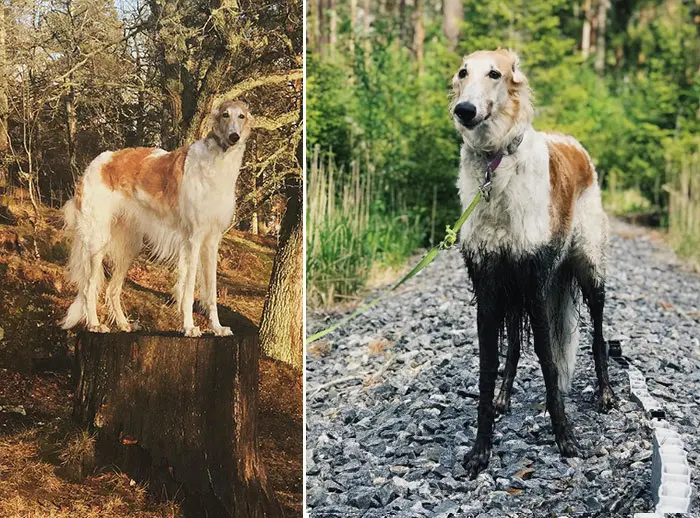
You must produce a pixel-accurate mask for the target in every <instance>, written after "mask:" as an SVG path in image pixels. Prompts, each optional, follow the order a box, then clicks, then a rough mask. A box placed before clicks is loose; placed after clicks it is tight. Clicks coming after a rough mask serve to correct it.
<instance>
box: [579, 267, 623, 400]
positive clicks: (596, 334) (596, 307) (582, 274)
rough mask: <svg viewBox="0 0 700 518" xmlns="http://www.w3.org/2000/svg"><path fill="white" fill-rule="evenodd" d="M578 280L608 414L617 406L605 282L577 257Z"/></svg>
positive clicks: (599, 392)
mask: <svg viewBox="0 0 700 518" xmlns="http://www.w3.org/2000/svg"><path fill="white" fill-rule="evenodd" d="M575 271H576V278H577V280H578V282H579V285H580V286H581V291H582V292H583V299H584V300H585V301H586V305H587V306H588V310H589V311H590V314H591V321H592V322H593V358H594V360H595V373H596V377H597V378H598V399H599V404H600V410H601V411H602V412H607V411H608V410H610V409H611V408H613V407H614V406H615V404H616V400H615V394H614V393H613V390H612V386H611V385H610V378H609V376H608V348H607V344H606V343H605V340H604V338H603V310H604V308H605V281H604V280H603V277H602V275H600V273H599V272H597V271H596V268H595V267H594V266H593V264H591V263H590V262H589V261H587V260H586V258H585V257H582V256H577V261H576V270H575Z"/></svg>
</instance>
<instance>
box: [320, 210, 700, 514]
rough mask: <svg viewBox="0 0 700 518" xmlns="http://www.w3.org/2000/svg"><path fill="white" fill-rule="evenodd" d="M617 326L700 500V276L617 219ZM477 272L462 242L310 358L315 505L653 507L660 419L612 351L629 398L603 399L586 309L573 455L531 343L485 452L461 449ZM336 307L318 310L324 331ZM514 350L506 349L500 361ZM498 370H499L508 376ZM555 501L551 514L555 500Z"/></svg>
mask: <svg viewBox="0 0 700 518" xmlns="http://www.w3.org/2000/svg"><path fill="white" fill-rule="evenodd" d="M615 229H616V232H615V235H614V237H613V238H612V241H611V250H610V263H609V264H610V266H609V278H608V287H609V288H608V290H609V291H608V302H607V307H606V310H607V311H606V328H605V331H606V337H607V338H620V339H622V343H623V354H624V355H626V356H628V357H629V358H630V359H631V360H632V363H634V364H635V365H636V366H637V367H638V368H639V369H640V370H641V371H642V372H644V373H645V374H646V376H647V384H648V387H649V390H650V392H651V394H652V395H653V396H654V397H655V398H656V399H657V400H658V401H659V402H661V403H662V404H663V405H664V406H665V409H666V412H667V418H668V419H669V420H670V421H671V422H672V423H673V424H674V425H675V426H676V427H677V429H678V431H679V432H681V433H682V434H683V436H684V438H685V441H686V449H687V450H688V452H689V455H688V460H689V462H690V463H691V467H692V469H693V485H694V500H693V504H692V507H691V511H692V512H694V513H695V512H698V511H700V505H699V504H698V486H699V479H698V474H700V448H699V446H700V444H699V441H698V439H697V438H696V434H697V433H698V427H699V425H700V414H699V412H698V406H699V405H700V390H698V389H700V277H699V276H697V275H695V274H693V273H690V272H688V271H687V270H685V269H684V268H683V267H681V266H680V265H678V264H677V263H676V262H675V260H674V259H673V256H672V254H671V253H670V252H669V251H668V249H666V248H665V247H664V246H663V245H660V244H658V243H657V242H655V241H653V240H651V239H650V238H649V237H648V235H647V233H646V232H644V231H641V230H639V229H635V228H634V227H628V226H624V225H622V224H620V223H615ZM469 288H470V283H469V281H468V278H467V273H466V269H465V268H464V266H463V264H462V260H461V257H460V255H459V253H458V252H456V251H449V252H447V253H443V254H441V256H440V257H438V259H437V260H436V262H435V263H434V264H433V265H431V266H430V267H429V268H428V269H427V270H426V271H424V272H423V273H422V274H421V275H419V276H418V277H417V278H414V279H412V280H411V281H409V282H408V283H407V284H406V286H405V288H402V290H401V291H400V293H399V294H398V295H397V296H395V297H393V298H391V299H390V300H387V301H385V302H383V303H382V304H380V305H379V306H377V307H375V308H374V309H372V310H370V311H369V312H368V313H367V314H366V315H363V316H361V317H359V318H357V319H355V320H354V321H352V322H350V323H349V324H347V326H346V327H344V328H343V329H341V330H338V331H336V332H335V333H334V334H332V335H331V336H330V339H329V340H327V341H325V342H318V343H315V344H312V346H311V348H310V351H309V356H308V360H307V427H308V431H307V475H308V477H307V506H308V509H309V510H310V515H311V516H312V517H356V516H357V517H360V516H362V517H389V516H431V517H445V518H447V517H449V516H454V517H472V516H474V517H476V516H484V517H485V516H501V517H502V516H513V517H530V516H544V515H545V513H546V512H549V513H554V515H555V516H567V515H569V516H574V515H578V514H585V515H586V516H614V515H616V516H631V515H632V514H633V513H634V512H647V511H650V510H652V509H653V504H652V501H651V494H650V492H649V480H650V475H651V463H650V458H651V443H650V437H651V434H650V430H649V428H648V426H647V423H646V418H645V416H644V415H643V413H642V412H641V411H640V410H639V408H638V407H637V405H636V404H634V403H632V402H630V399H629V382H628V380H627V376H626V374H625V372H624V371H623V370H622V369H621V368H620V367H619V366H617V364H616V363H615V362H611V366H610V375H611V381H612V383H613V388H614V389H615V391H616V395H617V396H618V398H619V401H620V404H619V408H618V409H616V410H613V411H611V412H610V413H609V414H607V415H603V414H599V413H598V412H597V410H596V406H595V402H594V387H595V373H594V370H593V357H592V354H591V337H590V332H589V330H590V328H589V323H588V318H587V316H586V318H584V322H583V327H584V329H583V331H584V332H583V333H582V335H581V336H582V343H581V348H580V351H579V359H578V365H577V371H576V376H575V379H574V383H573V389H572V391H571V393H569V394H568V395H567V396H566V397H565V404H566V409H567V414H568V416H569V418H570V420H571V421H572V423H573V425H574V429H575V431H576V433H577V437H578V439H579V441H580V442H581V444H582V446H583V447H584V450H585V454H584V456H583V457H581V458H574V459H564V458H562V457H561V456H560V455H559V452H558V450H557V447H556V444H555V443H554V438H553V435H552V430H551V424H550V420H549V416H548V415H545V414H544V413H543V409H544V395H545V389H544V382H543V380H542V375H541V371H540V369H539V364H538V363H537V360H536V357H535V354H534V351H533V350H532V346H531V345H528V346H527V347H525V348H524V351H523V356H522V358H521V360H520V364H519V368H518V375H517V378H516V381H515V386H514V390H513V398H512V406H511V411H510V414H509V415H507V416H505V417H503V418H500V419H499V420H498V421H497V422H496V432H495V434H494V440H495V444H494V450H493V455H492V457H491V463H490V465H489V468H488V469H487V470H486V471H485V472H483V473H481V474H480V475H479V477H478V478H477V479H476V480H469V479H468V478H467V477H466V476H465V473H464V470H463V468H462V465H461V461H462V458H463V457H464V455H465V453H466V452H467V451H469V448H470V446H471V444H472V443H473V441H474V437H475V434H476V428H475V426H476V415H477V409H476V399H475V398H476V397H477V395H478V385H477V374H478V353H477V345H476V324H475V313H476V311H475V307H474V306H473V305H472V304H471V293H470V289H469ZM337 317H338V315H332V316H328V317H327V318H326V316H325V315H322V314H320V313H315V314H312V313H310V314H309V315H308V325H309V331H316V330H318V329H320V328H322V327H325V325H327V324H329V323H330V322H331V321H334V320H335V319H336V318H337ZM501 365H503V361H502V362H501ZM497 386H500V382H499V385H497ZM550 516H551V514H550Z"/></svg>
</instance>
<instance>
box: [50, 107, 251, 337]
mask: <svg viewBox="0 0 700 518" xmlns="http://www.w3.org/2000/svg"><path fill="white" fill-rule="evenodd" d="M211 122H212V129H211V131H210V132H209V134H208V135H207V137H206V138H204V139H201V140H198V141H197V142H195V143H194V144H192V145H190V146H183V147H181V148H178V149H176V150H174V151H171V152H167V151H164V150H162V149H158V148H144V147H140V148H128V149H122V150H120V151H106V152H104V153H102V154H101V155H99V156H98V157H97V158H95V159H94V160H93V161H92V162H91V163H90V165H89V166H88V167H87V169H86V171H85V174H84V175H83V177H82V180H81V183H80V184H79V185H78V187H77V189H76V196H75V197H74V198H72V199H71V200H69V201H68V202H67V203H66V205H65V207H64V215H65V220H66V227H67V229H68V231H69V233H70V237H71V253H70V259H69V263H68V270H69V274H70V278H71V280H72V281H73V282H75V283H76V284H77V285H78V295H77V297H76V298H75V301H74V302H73V304H72V305H71V306H70V308H69V309H68V314H67V315H66V317H65V319H64V320H63V321H62V327H63V328H64V329H70V328H72V327H74V326H76V325H77V324H79V323H80V322H86V323H87V328H88V330H90V331H93V332H107V331H109V329H108V328H107V326H106V325H104V324H100V322H99V320H98V317H97V300H98V297H99V294H100V291H101V286H102V283H103V281H104V270H103V265H102V261H103V259H105V258H106V259H107V260H108V261H110V262H111V263H112V276H111V279H110V281H109V285H108V287H107V296H106V300H107V306H108V309H109V313H110V316H111V319H112V320H113V321H114V322H115V323H116V324H117V326H118V327H119V329H120V330H122V331H131V330H132V329H133V326H132V325H131V324H130V323H129V321H128V320H127V318H126V315H125V314H124V311H123V309H122V306H121V300H120V298H121V291H122V285H123V284H124V279H125V278H126V273H127V271H128V269H129V266H130V265H131V263H132V262H133V260H134V259H135V258H136V256H137V255H138V253H139V252H140V250H141V248H142V246H143V244H144V240H145V241H146V242H147V243H148V245H150V249H151V253H152V255H153V257H155V258H158V259H160V260H164V261H173V262H174V261H175V260H177V270H178V277H177V284H176V286H175V293H174V295H175V300H176V301H177V306H178V310H179V311H180V312H181V313H182V316H183V327H184V331H185V336H200V335H201V334H202V333H201V331H200V329H199V327H197V326H195V325H194V320H193V318H192V306H193V303H194V291H195V281H196V280H197V279H199V282H198V284H199V287H200V296H201V298H202V302H203V306H204V307H205V308H206V310H207V311H208V313H209V319H210V322H211V329H212V331H213V332H214V334H216V335H219V336H226V335H230V334H231V330H230V329H229V328H228V327H223V326H222V325H221V324H220V322H219V316H218V312H217V307H216V293H217V292H216V262H217V254H218V248H219V242H220V240H221V236H222V233H223V231H224V230H225V229H226V228H227V227H228V226H229V225H230V224H231V221H232V219H233V215H234V211H235V207H236V179H237V178H238V173H239V171H240V168H241V163H242V161H243V154H244V152H245V146H246V140H247V139H248V136H249V134H250V131H251V127H252V116H251V114H250V113H249V111H248V105H247V104H246V103H243V102H236V101H225V102H223V103H222V104H221V105H220V106H219V107H218V108H217V109H214V110H213V111H212V113H211ZM200 265H201V268H199V267H200ZM198 270H199V271H198Z"/></svg>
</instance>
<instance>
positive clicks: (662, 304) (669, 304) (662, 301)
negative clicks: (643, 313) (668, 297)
mask: <svg viewBox="0 0 700 518" xmlns="http://www.w3.org/2000/svg"><path fill="white" fill-rule="evenodd" d="M659 304H661V307H662V308H664V309H671V308H672V307H673V304H671V303H670V302H666V301H665V300H660V301H659Z"/></svg>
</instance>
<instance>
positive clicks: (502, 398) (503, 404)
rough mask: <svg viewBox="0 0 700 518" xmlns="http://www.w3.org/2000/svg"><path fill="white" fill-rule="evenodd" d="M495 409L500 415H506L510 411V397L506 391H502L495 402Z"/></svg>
mask: <svg viewBox="0 0 700 518" xmlns="http://www.w3.org/2000/svg"><path fill="white" fill-rule="evenodd" d="M493 409H494V410H495V411H496V414H499V415H506V414H507V413H508V410H510V395H509V394H507V393H506V391H505V390H503V389H501V391H500V392H499V393H498V396H497V397H496V399H494V400H493Z"/></svg>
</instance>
